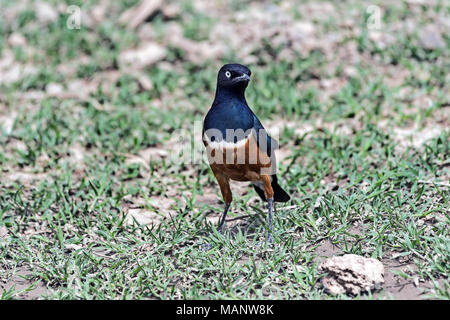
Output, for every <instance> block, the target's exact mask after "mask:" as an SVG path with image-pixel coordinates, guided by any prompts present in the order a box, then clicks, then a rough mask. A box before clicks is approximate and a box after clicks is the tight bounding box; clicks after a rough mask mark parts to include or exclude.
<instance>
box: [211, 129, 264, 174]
mask: <svg viewBox="0 0 450 320" xmlns="http://www.w3.org/2000/svg"><path fill="white" fill-rule="evenodd" d="M203 142H204V144H205V147H206V151H207V155H208V162H209V164H210V166H211V169H212V170H213V171H214V172H220V173H222V174H223V175H225V176H227V177H229V178H230V179H232V180H236V181H257V180H261V175H270V172H271V170H272V163H271V159H270V157H268V156H267V153H265V152H263V151H261V150H260V149H259V148H258V145H257V143H256V140H255V138H254V136H253V134H250V135H249V136H248V138H247V139H246V140H245V141H241V142H240V143H237V144H236V145H235V146H233V144H231V145H230V144H228V145H227V146H223V145H222V146H218V145H217V144H214V143H208V142H207V141H206V140H203Z"/></svg>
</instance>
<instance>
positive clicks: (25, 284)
mask: <svg viewBox="0 0 450 320" xmlns="http://www.w3.org/2000/svg"><path fill="white" fill-rule="evenodd" d="M29 274H30V273H29V271H27V270H26V269H25V268H21V269H19V271H18V272H17V273H16V274H15V275H14V276H13V277H11V278H10V279H8V280H6V282H2V281H0V292H4V291H9V290H11V289H13V290H14V291H15V292H20V294H19V295H18V296H15V297H14V298H15V299H23V300H33V299H39V298H41V297H42V296H43V295H45V294H46V293H47V288H46V287H45V285H44V284H43V283H42V281H37V282H36V281H34V282H33V281H30V280H27V279H25V277H26V276H28V275H29ZM0 280H2V279H1V278H0Z"/></svg>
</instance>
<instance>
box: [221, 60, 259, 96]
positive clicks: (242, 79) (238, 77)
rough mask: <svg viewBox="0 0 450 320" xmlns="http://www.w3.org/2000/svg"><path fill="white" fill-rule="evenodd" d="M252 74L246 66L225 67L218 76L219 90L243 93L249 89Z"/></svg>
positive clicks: (232, 65)
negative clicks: (225, 89) (224, 89)
mask: <svg viewBox="0 0 450 320" xmlns="http://www.w3.org/2000/svg"><path fill="white" fill-rule="evenodd" d="M251 74H252V72H251V71H250V69H249V68H247V67H246V66H243V65H242V64H237V63H230V64H226V65H224V66H223V67H222V68H220V70H219V74H218V75H217V88H218V89H219V88H227V89H231V90H233V91H234V90H236V91H243V90H245V88H247V85H248V82H249V81H250V75H251Z"/></svg>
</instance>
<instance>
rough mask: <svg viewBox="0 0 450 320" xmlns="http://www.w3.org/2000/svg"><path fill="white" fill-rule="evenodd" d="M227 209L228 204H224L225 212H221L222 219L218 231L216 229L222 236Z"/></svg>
mask: <svg viewBox="0 0 450 320" xmlns="http://www.w3.org/2000/svg"><path fill="white" fill-rule="evenodd" d="M228 208H230V204H229V203H225V210H223V214H222V219H221V220H220V225H219V229H218V231H219V233H220V234H222V231H223V225H224V224H225V219H226V217H227V213H228Z"/></svg>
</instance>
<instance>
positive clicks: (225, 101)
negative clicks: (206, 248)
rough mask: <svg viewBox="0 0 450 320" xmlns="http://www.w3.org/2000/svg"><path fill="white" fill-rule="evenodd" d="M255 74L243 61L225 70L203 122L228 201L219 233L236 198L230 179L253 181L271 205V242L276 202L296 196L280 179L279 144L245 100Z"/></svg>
mask: <svg viewBox="0 0 450 320" xmlns="http://www.w3.org/2000/svg"><path fill="white" fill-rule="evenodd" d="M250 75H251V71H250V69H249V68H247V67H246V66H243V65H240V64H226V65H224V66H223V67H222V68H220V70H219V73H218V75H217V88H216V95H215V98H214V102H213V104H212V106H211V108H210V109H209V111H208V114H207V115H206V117H205V120H204V122H203V133H202V135H203V143H204V145H205V147H206V150H207V155H208V161H209V164H210V167H211V169H212V172H213V173H214V176H215V177H216V179H217V182H218V183H219V186H220V191H221V193H222V196H223V199H224V201H225V210H224V212H223V215H222V219H221V221H220V225H219V230H218V231H219V233H221V232H222V229H223V225H224V222H225V218H226V216H227V212H228V209H229V208H230V204H231V201H232V194H231V190H230V180H236V181H251V182H252V184H253V187H254V189H255V191H256V192H257V193H258V195H259V196H260V197H261V199H262V200H263V201H267V203H268V219H269V234H268V239H267V240H268V242H269V244H272V242H273V239H272V231H273V227H272V209H273V202H274V201H276V202H286V201H288V200H289V199H290V197H289V195H288V194H287V193H286V192H285V191H284V190H283V189H282V188H281V187H280V185H279V184H278V181H277V176H276V159H275V152H274V149H275V148H276V147H277V146H278V143H277V141H276V140H275V139H272V138H271V137H270V136H269V135H268V133H267V131H266V130H265V129H264V127H263V126H262V124H261V122H260V121H259V119H258V118H257V117H256V115H255V114H254V113H253V111H252V110H251V109H250V107H249V106H248V104H247V101H246V100H245V89H246V88H247V85H248V83H249V81H250Z"/></svg>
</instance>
